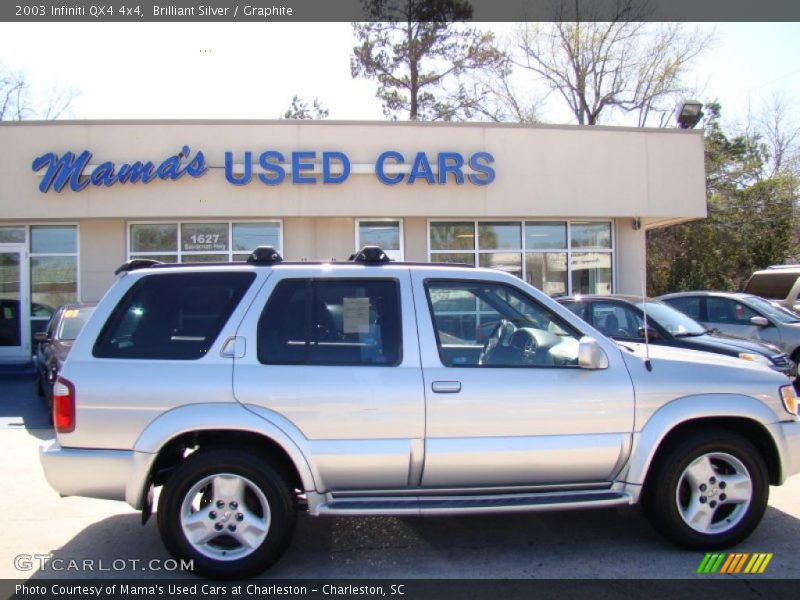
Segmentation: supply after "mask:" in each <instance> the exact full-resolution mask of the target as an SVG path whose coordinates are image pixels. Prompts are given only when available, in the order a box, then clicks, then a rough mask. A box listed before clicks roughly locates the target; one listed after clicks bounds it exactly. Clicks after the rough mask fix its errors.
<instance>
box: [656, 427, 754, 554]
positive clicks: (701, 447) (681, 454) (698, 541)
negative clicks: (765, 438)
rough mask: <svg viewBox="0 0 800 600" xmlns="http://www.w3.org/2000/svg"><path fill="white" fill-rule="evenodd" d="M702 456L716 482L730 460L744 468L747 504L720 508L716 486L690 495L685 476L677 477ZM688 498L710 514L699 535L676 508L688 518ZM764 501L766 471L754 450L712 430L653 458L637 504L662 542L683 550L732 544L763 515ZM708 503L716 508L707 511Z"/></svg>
mask: <svg viewBox="0 0 800 600" xmlns="http://www.w3.org/2000/svg"><path fill="white" fill-rule="evenodd" d="M704 456H707V457H709V456H710V461H709V462H710V464H711V465H712V467H713V469H712V470H714V474H716V475H720V474H721V475H722V477H720V480H722V479H723V478H724V475H725V473H726V472H727V473H729V474H730V473H731V471H730V470H729V469H730V468H731V465H733V464H735V461H738V463H739V467H742V466H743V467H744V469H745V470H746V475H747V476H749V478H750V483H751V493H750V502H749V505H746V504H744V503H743V504H741V505H738V504H736V505H731V504H727V505H723V503H722V502H721V501H720V499H723V500H724V499H727V498H726V497H723V496H722V494H724V492H725V489H720V488H722V486H721V484H720V483H717V484H716V485H714V484H705V485H706V486H707V488H706V489H707V491H703V492H700V491H699V490H700V488H699V486H698V487H697V490H698V491H694V488H693V487H692V486H691V484H690V483H689V482H690V479H689V478H688V476H687V477H686V478H684V477H683V475H684V473H685V472H686V470H687V468H688V467H689V466H690V465H692V464H693V463H694V461H695V460H698V459H700V458H702V457H704ZM726 457H732V458H733V459H734V460H729V459H727V458H726ZM678 486H681V487H680V490H679V487H678ZM729 491H730V490H729ZM689 494H697V498H698V502H701V503H702V504H703V505H704V510H707V511H710V512H711V513H712V514H713V518H712V520H711V522H710V526H709V527H708V528H706V530H705V531H698V530H696V529H695V528H693V527H691V526H690V525H689V524H688V523H687V522H686V520H684V518H683V516H682V507H683V508H684V509H685V510H687V513H688V508H687V507H688V506H689V503H690V499H689V496H687V495H689ZM704 494H708V495H707V496H704ZM702 498H706V500H705V501H703V500H702ZM768 499H769V478H768V474H767V467H766V464H765V463H764V459H763V457H762V456H761V454H760V453H759V451H758V450H757V449H756V448H755V446H753V444H751V443H750V442H749V441H748V440H747V439H746V438H745V437H743V436H741V435H738V434H736V433H732V432H730V431H728V430H725V429H716V428H715V429H708V430H704V431H696V432H694V433H691V434H688V435H686V436H685V437H684V438H682V439H680V440H678V441H677V443H676V444H675V445H674V446H672V448H671V449H670V450H669V451H668V452H667V453H666V454H664V455H663V456H661V457H659V459H658V461H657V463H656V464H654V465H653V468H652V471H651V473H650V474H648V477H647V483H646V486H645V489H644V492H643V497H642V504H643V508H644V510H645V514H646V515H647V517H648V519H649V520H650V523H651V524H652V525H653V527H654V528H655V529H656V531H658V532H659V533H660V534H661V535H663V536H664V537H666V538H667V539H669V540H671V541H673V542H674V543H676V544H678V545H679V546H682V547H684V548H687V549H689V550H719V549H723V548H728V547H730V546H733V545H735V544H738V543H739V542H741V541H742V540H744V539H745V538H747V536H749V535H750V534H751V533H752V532H753V530H754V529H755V528H756V527H757V526H758V524H759V522H760V521H761V518H762V517H763V515H764V511H765V510H766V507H767V501H768ZM712 501H713V502H714V504H716V506H717V508H716V509H712V508H711V506H713V505H712ZM706 504H707V506H708V508H705V505H706ZM728 511H731V512H730V513H729V512H728ZM726 515H727V517H726ZM726 527H727V528H728V529H724V528H726Z"/></svg>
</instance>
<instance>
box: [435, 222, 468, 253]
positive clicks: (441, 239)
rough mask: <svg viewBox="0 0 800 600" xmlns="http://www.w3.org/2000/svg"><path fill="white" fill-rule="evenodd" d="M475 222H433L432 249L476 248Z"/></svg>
mask: <svg viewBox="0 0 800 600" xmlns="http://www.w3.org/2000/svg"><path fill="white" fill-rule="evenodd" d="M474 249H475V223H472V222H471V221H470V222H465V223H431V250H474Z"/></svg>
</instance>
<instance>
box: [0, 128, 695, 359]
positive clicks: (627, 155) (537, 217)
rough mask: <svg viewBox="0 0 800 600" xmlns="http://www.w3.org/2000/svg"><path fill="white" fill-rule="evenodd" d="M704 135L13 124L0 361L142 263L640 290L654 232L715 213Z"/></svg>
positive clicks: (1, 142)
mask: <svg viewBox="0 0 800 600" xmlns="http://www.w3.org/2000/svg"><path fill="white" fill-rule="evenodd" d="M705 214H706V198H705V171H704V164H703V138H702V132H700V131H694V130H682V129H634V128H624V127H582V126H551V125H533V126H528V125H524V126H523V125H510V124H509V125H507V124H502V125H499V124H485V123H458V124H451V123H409V122H341V121H340V122H337V121H57V122H6V123H2V124H0V361H18V360H25V359H26V358H28V357H30V354H31V335H32V333H33V332H35V331H39V330H41V329H42V328H43V327H44V325H45V324H46V322H47V319H48V316H49V314H50V312H51V311H52V310H53V308H54V307H57V306H59V305H61V304H63V303H66V302H75V301H84V302H88V301H96V300H98V299H99V298H100V297H101V296H102V295H103V293H104V292H105V291H106V290H107V289H108V287H109V286H110V285H111V284H112V283H113V281H114V278H115V276H114V270H115V269H116V268H117V267H118V266H119V265H120V264H121V263H123V262H125V261H126V260H130V259H133V258H154V259H157V260H161V261H165V262H212V261H213V262H218V261H238V260H244V259H246V257H247V255H248V253H249V252H250V251H251V250H252V249H253V248H254V247H256V246H259V245H270V246H274V247H275V248H277V249H278V250H279V251H280V252H281V254H282V255H283V256H284V259H285V260H293V261H294V260H305V259H308V260H319V259H322V260H345V259H347V257H348V256H349V255H350V254H351V253H352V252H353V251H354V250H355V249H356V248H359V247H361V246H363V245H366V244H378V245H380V246H381V247H382V248H384V249H385V250H386V251H387V253H388V254H389V255H390V257H391V258H393V259H396V260H406V261H431V262H449V261H451V262H463V263H468V264H472V265H476V266H486V267H494V268H498V269H502V270H504V271H508V272H510V273H513V274H515V275H517V276H519V277H521V278H523V279H525V280H526V281H528V282H529V283H531V284H533V285H534V286H536V287H538V288H540V289H542V290H543V291H545V292H546V293H548V294H550V295H552V296H558V295H564V294H577V293H599V294H609V293H637V294H638V293H641V288H642V277H643V276H642V274H643V272H644V265H645V231H646V230H648V229H652V228H655V227H662V226H665V225H669V224H673V223H679V222H682V221H686V220H691V219H696V218H701V217H704V216H705Z"/></svg>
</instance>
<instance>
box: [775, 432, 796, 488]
mask: <svg viewBox="0 0 800 600" xmlns="http://www.w3.org/2000/svg"><path fill="white" fill-rule="evenodd" d="M769 428H770V431H771V433H772V437H773V439H774V440H775V442H776V445H777V446H778V452H779V453H780V458H781V480H780V483H783V482H785V481H786V480H787V479H788V478H789V477H791V476H792V475H797V474H798V473H800V421H783V422H781V423H773V424H772V425H770V426H769Z"/></svg>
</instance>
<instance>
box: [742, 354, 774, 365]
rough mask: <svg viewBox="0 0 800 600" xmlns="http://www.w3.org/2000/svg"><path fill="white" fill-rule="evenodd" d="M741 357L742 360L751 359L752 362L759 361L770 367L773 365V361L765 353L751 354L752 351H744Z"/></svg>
mask: <svg viewBox="0 0 800 600" xmlns="http://www.w3.org/2000/svg"><path fill="white" fill-rule="evenodd" d="M739 358H741V359H742V360H749V361H751V362H757V363H760V364H762V365H767V366H768V367H770V366H772V361H771V360H770V359H768V358H767V357H766V356H764V355H763V354H751V353H750V352H742V353H740V354H739Z"/></svg>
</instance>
